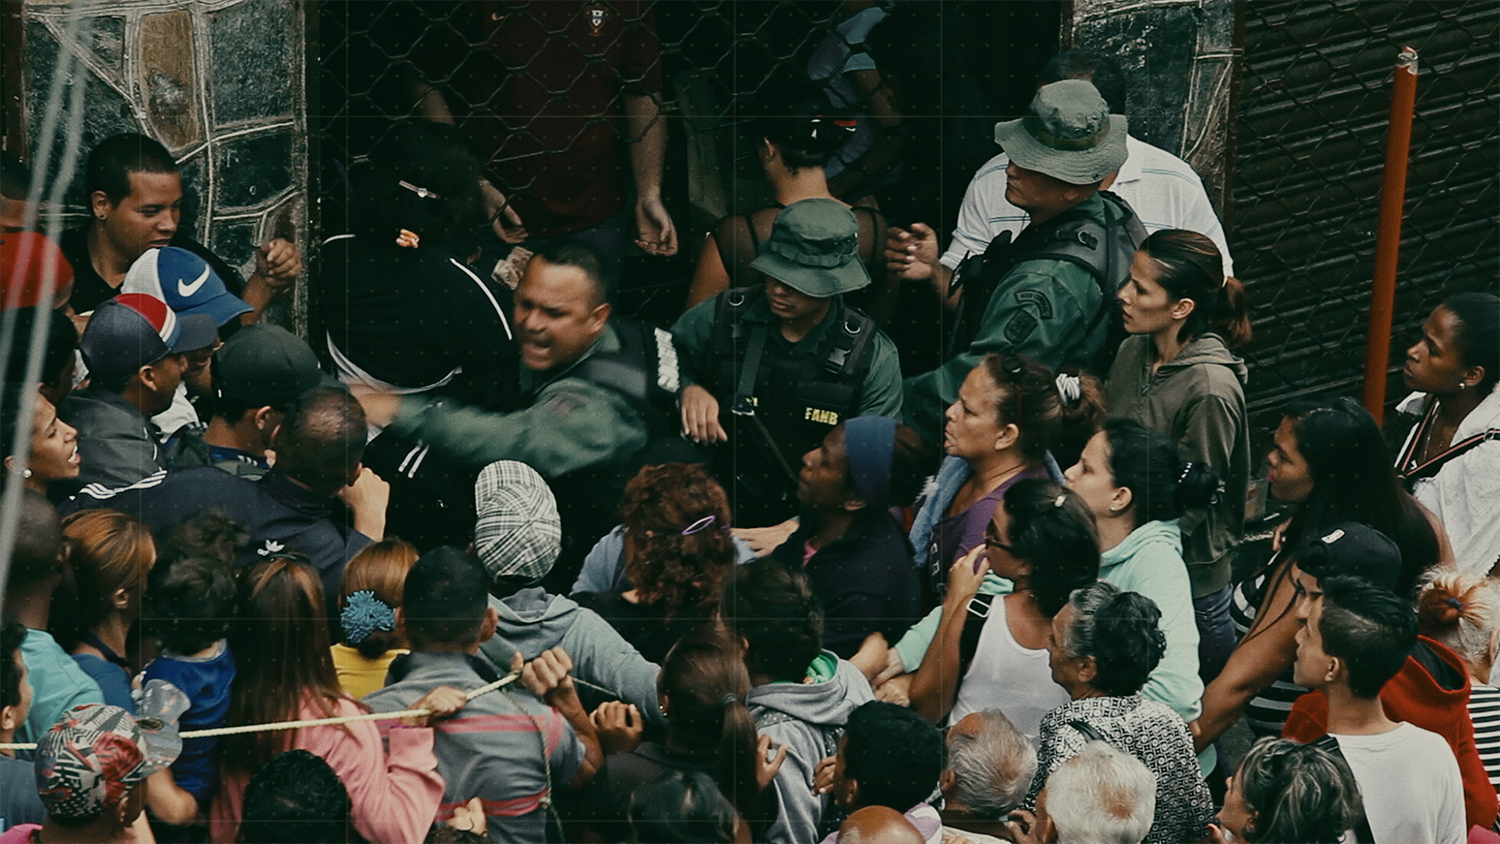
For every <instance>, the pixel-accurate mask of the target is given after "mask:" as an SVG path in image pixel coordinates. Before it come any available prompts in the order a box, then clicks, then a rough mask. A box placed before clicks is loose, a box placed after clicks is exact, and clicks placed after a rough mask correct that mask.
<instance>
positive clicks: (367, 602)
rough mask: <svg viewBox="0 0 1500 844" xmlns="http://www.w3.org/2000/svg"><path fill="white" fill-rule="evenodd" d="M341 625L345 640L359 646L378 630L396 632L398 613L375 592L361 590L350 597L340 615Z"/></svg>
mask: <svg viewBox="0 0 1500 844" xmlns="http://www.w3.org/2000/svg"><path fill="white" fill-rule="evenodd" d="M339 624H340V625H342V626H343V628H344V640H345V641H347V642H348V643H349V644H351V645H357V644H359V643H360V642H363V641H364V640H366V639H368V638H370V635H371V634H372V633H375V632H376V631H378V630H385V631H390V630H395V629H396V611H395V610H393V609H391V607H390V605H389V604H387V603H386V602H385V601H382V600H380V599H379V598H377V597H375V592H374V591H373V590H370V589H361V590H359V591H358V592H355V593H354V594H353V595H350V596H349V603H348V604H347V605H345V606H344V611H343V612H342V613H340V614H339Z"/></svg>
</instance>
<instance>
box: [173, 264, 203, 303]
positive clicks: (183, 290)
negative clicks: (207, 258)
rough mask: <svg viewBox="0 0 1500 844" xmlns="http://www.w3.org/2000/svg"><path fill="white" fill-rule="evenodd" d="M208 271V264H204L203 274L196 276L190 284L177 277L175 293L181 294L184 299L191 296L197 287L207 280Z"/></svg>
mask: <svg viewBox="0 0 1500 844" xmlns="http://www.w3.org/2000/svg"><path fill="white" fill-rule="evenodd" d="M209 272H211V270H209V268H208V265H207V264H205V265H204V266H203V275H200V276H198V278H197V280H195V281H194V282H193V283H192V284H188V283H187V282H185V281H182V280H181V279H178V281H177V295H178V296H181V297H182V298H184V299H188V298H191V297H192V295H193V294H194V293H197V292H198V288H200V287H202V286H203V283H204V282H206V281H208V274H209Z"/></svg>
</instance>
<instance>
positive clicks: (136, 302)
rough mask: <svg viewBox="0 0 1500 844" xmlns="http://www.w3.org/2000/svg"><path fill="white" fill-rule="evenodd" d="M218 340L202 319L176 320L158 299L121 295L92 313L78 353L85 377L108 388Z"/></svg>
mask: <svg viewBox="0 0 1500 844" xmlns="http://www.w3.org/2000/svg"><path fill="white" fill-rule="evenodd" d="M218 338H219V328H218V326H217V325H215V324H214V321H213V318H211V317H209V316H208V315H206V314H183V315H182V316H181V317H179V316H178V315H177V314H175V313H173V312H172V309H171V308H169V307H167V303H166V302H164V301H162V299H161V297H159V296H152V295H150V294H148V293H121V294H120V295H119V296H116V297H115V298H113V299H111V300H109V301H108V302H105V303H104V304H103V305H100V306H99V307H98V308H97V309H95V311H94V315H93V316H92V317H90V318H89V327H88V328H86V329H84V332H83V339H82V340H80V341H79V343H78V348H79V351H81V352H83V361H84V363H86V364H88V367H89V372H90V373H92V374H93V376H94V377H95V378H97V379H98V380H99V381H101V382H104V383H109V382H113V381H119V380H121V379H124V378H129V377H130V376H131V375H134V374H135V373H136V371H137V370H139V369H140V368H141V367H143V366H147V365H149V364H153V363H156V362H157V361H159V360H161V359H162V358H164V357H166V356H167V355H170V354H180V353H182V352H190V351H193V350H194V349H206V348H208V347H210V346H212V345H213V344H214V343H215V342H217V341H218Z"/></svg>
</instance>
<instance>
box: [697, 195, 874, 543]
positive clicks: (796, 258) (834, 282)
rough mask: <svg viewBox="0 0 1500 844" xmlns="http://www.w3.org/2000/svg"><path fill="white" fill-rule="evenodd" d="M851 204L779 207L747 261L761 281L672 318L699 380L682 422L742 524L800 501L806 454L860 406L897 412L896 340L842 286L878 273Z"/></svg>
mask: <svg viewBox="0 0 1500 844" xmlns="http://www.w3.org/2000/svg"><path fill="white" fill-rule="evenodd" d="M858 237H859V224H858V222H857V221H856V220H855V218H854V214H853V213H851V212H850V211H849V209H848V207H846V206H845V205H843V204H842V203H840V202H836V201H834V200H831V199H804V200H802V201H801V202H794V203H792V204H791V205H788V206H787V207H786V208H784V209H782V210H781V212H780V213H779V214H777V215H776V221H775V223H774V225H773V226H772V229H771V236H770V237H769V238H768V239H767V240H766V242H765V243H763V244H761V247H760V250H759V253H758V255H757V256H756V259H755V261H754V262H753V263H752V264H751V267H752V268H754V269H755V270H757V271H759V272H760V273H761V274H763V275H764V276H765V278H766V281H765V283H764V284H762V285H757V286H753V287H741V288H736V289H733V290H726V291H724V292H723V293H721V294H719V295H718V296H717V297H715V298H713V299H710V300H708V301H706V302H702V303H700V304H698V305H697V306H696V307H694V308H693V309H692V310H690V311H688V312H687V313H685V314H683V315H682V317H681V318H680V319H678V321H677V324H676V325H674V326H673V327H672V334H673V336H674V338H675V339H676V341H677V344H678V347H679V348H680V349H682V352H683V354H682V358H683V359H684V360H685V361H688V362H689V363H688V365H687V366H686V367H685V368H686V370H687V374H688V375H690V376H691V378H692V383H691V384H689V385H688V386H687V387H686V388H685V389H684V390H683V392H682V427H683V430H684V431H685V432H686V433H687V435H688V437H689V438H691V439H693V440H694V441H696V442H699V443H726V442H727V445H723V446H718V447H716V448H715V449H714V464H715V469H716V472H717V474H718V475H719V479H720V481H721V482H722V483H723V484H724V486H725V489H727V490H729V491H730V498H731V504H732V506H733V510H734V519H735V523H736V524H738V525H744V526H747V527H759V526H764V525H770V524H775V523H777V522H780V521H782V520H783V519H786V518H787V517H788V516H791V515H793V514H794V512H795V510H796V494H795V492H796V485H797V480H796V474H797V470H798V469H799V468H800V467H801V465H802V457H803V455H804V454H806V453H807V452H809V451H812V450H814V449H816V448H817V447H818V445H819V444H820V443H821V442H822V441H823V438H824V437H825V436H826V435H827V434H828V432H829V431H830V430H832V429H833V427H834V426H835V425H837V424H839V423H840V422H842V421H844V420H845V419H849V418H853V417H856V416H887V417H892V418H895V417H899V416H900V413H901V370H900V365H899V363H898V360H897V357H896V347H895V345H894V344H893V343H891V341H890V338H888V337H886V336H885V334H883V333H882V332H881V331H880V329H879V328H878V327H876V325H875V323H874V321H873V320H872V319H870V317H868V316H866V315H865V314H864V313H862V312H860V311H859V310H857V309H855V308H853V307H850V306H849V305H846V304H845V303H844V301H843V295H842V294H844V293H848V292H850V291H852V290H859V289H860V288H862V287H865V286H866V285H868V284H869V283H870V277H869V274H868V273H866V272H865V268H864V265H863V264H862V263H861V262H860V260H859V254H858Z"/></svg>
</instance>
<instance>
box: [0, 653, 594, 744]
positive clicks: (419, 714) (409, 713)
mask: <svg viewBox="0 0 1500 844" xmlns="http://www.w3.org/2000/svg"><path fill="white" fill-rule="evenodd" d="M520 677H521V674H520V672H518V671H512V672H511V673H509V674H507V675H505V676H504V677H501V678H500V679H498V680H496V681H495V682H493V683H488V684H486V685H483V686H480V687H479V688H477V689H472V690H470V691H468V692H466V693H465V694H464V697H465V699H467V700H473V699H474V698H476V697H479V696H480V695H484V694H489V693H490V692H493V691H497V690H499V689H503V688H505V687H506V686H509V685H510V684H511V683H514V682H515V681H516V680H518V679H519V678H520ZM573 682H574V683H576V684H577V685H580V686H588V687H589V688H591V689H597V690H599V691H601V692H604V693H605V694H609V695H613V696H614V697H617V698H618V697H619V695H617V694H615V693H614V691H612V690H610V689H606V688H604V687H603V686H596V685H594V684H593V683H590V682H588V681H586V680H580V679H578V678H577V677H574V678H573ZM431 714H432V710H431V709H403V710H401V711H400V712H367V713H364V714H362V715H341V716H339V717H336V718H304V719H302V720H298V721H273V722H271V723H269V724H242V725H240V726H238V727H215V728H214V729H211V730H185V731H183V732H182V733H179V736H180V737H181V738H184V739H190V738H217V737H219V736H237V735H243V734H245V733H274V732H280V731H282V730H297V729H301V728H303V727H336V726H338V725H340V724H353V723H355V722H357V721H389V720H392V719H396V718H425V717H427V716H429V715H431ZM535 720H536V719H535V718H533V719H532V721H533V722H535ZM538 729H540V727H538ZM0 750H36V742H12V743H10V744H0Z"/></svg>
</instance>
